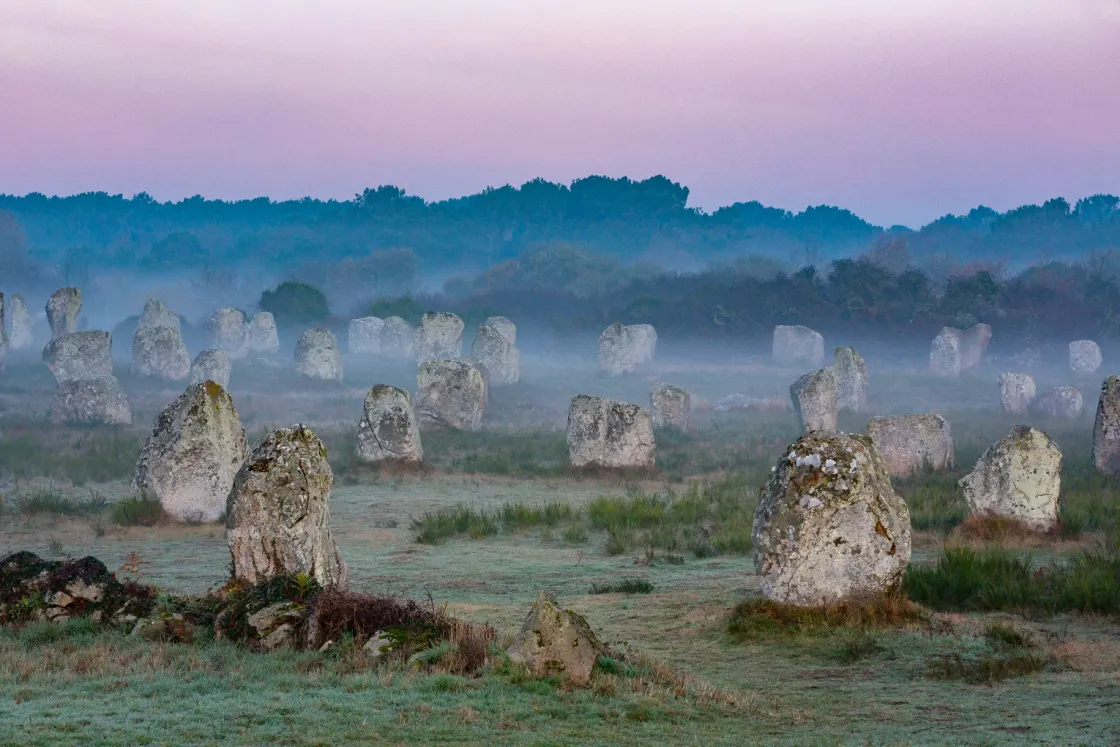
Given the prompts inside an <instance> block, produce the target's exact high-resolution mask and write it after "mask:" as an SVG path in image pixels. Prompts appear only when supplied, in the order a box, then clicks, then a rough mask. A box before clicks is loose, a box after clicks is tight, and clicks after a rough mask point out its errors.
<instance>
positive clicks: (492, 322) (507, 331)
mask: <svg viewBox="0 0 1120 747" xmlns="http://www.w3.org/2000/svg"><path fill="white" fill-rule="evenodd" d="M486 324H487V325H488V326H490V327H493V328H494V329H496V330H498V332H499V333H501V335H502V337H504V338H506V342H508V343H509V344H510V345H516V344H517V325H516V324H514V323H513V322H511V321H510V320H509V319H506V318H505V317H504V316H491V317H488V318H487V319H486Z"/></svg>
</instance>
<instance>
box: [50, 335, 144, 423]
mask: <svg viewBox="0 0 1120 747" xmlns="http://www.w3.org/2000/svg"><path fill="white" fill-rule="evenodd" d="M63 339H65V338H63ZM51 422H52V423H54V424H55V425H131V424H132V408H131V407H130V406H129V404H128V397H126V396H125V393H124V389H123V388H121V383H120V382H119V381H117V379H116V377H115V376H93V377H90V378H84V379H66V380H64V381H61V382H59V384H58V389H57V390H56V391H55V393H54V400H53V401H52V402H51Z"/></svg>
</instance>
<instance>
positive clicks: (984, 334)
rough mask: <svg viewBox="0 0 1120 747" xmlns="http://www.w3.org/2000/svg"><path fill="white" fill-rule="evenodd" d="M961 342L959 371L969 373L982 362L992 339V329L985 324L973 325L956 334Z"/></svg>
mask: <svg viewBox="0 0 1120 747" xmlns="http://www.w3.org/2000/svg"><path fill="white" fill-rule="evenodd" d="M958 336H959V338H960V342H961V370H962V371H971V370H972V369H974V368H977V367H979V365H980V363H981V362H982V361H983V360H984V352H985V351H986V350H987V349H988V343H989V342H991V339H992V328H991V327H990V326H988V325H987V324H974V325H972V326H971V327H969V328H968V329H966V330H962V331H960V332H959V333H958Z"/></svg>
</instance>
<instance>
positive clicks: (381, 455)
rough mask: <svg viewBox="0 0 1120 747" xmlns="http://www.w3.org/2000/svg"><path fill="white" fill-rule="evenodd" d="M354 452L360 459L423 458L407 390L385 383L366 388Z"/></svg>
mask: <svg viewBox="0 0 1120 747" xmlns="http://www.w3.org/2000/svg"><path fill="white" fill-rule="evenodd" d="M355 452H356V453H357V456H358V459H360V460H361V461H363V462H381V461H390V462H407V463H413V464H419V463H420V462H422V461H424V448H423V446H422V445H421V443H420V429H419V428H418V427H417V424H416V414H415V412H414V411H413V409H412V397H410V396H409V394H408V392H406V391H405V390H403V389H397V388H396V387H395V386H388V385H386V384H378V385H377V386H375V387H373V388H372V389H370V390H369V393H368V394H367V395H366V399H365V402H364V404H363V407H362V419H361V421H360V422H359V423H358V442H357V446H356V448H355Z"/></svg>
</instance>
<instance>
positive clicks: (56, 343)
mask: <svg viewBox="0 0 1120 747" xmlns="http://www.w3.org/2000/svg"><path fill="white" fill-rule="evenodd" d="M112 349H113V341H112V338H111V337H110V336H109V333H108V332H102V331H99V330H90V331H86V332H74V333H73V334H69V335H64V336H62V337H57V338H55V339H53V340H51V341H50V342H49V343H47V346H46V347H45V348H43V362H44V363H46V364H47V368H49V369H50V370H51V373H52V374H54V378H55V380H56V381H58V383H60V384H61V383H62V382H64V381H72V380H74V379H88V378H92V377H95V376H112V375H113V357H112Z"/></svg>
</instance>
